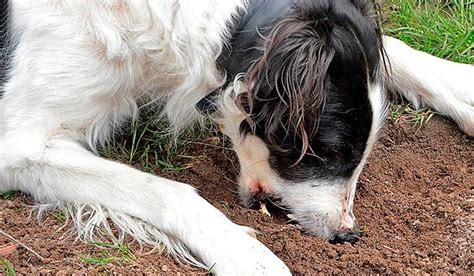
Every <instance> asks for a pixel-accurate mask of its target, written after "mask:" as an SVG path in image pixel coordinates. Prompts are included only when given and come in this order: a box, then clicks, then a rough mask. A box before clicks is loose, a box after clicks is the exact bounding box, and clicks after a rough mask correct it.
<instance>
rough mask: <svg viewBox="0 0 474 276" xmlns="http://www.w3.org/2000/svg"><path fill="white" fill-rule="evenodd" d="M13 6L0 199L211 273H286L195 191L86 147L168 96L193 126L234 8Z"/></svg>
mask: <svg viewBox="0 0 474 276" xmlns="http://www.w3.org/2000/svg"><path fill="white" fill-rule="evenodd" d="M11 4H12V5H11V8H12V18H13V22H12V24H13V33H14V34H15V37H14V38H13V39H15V40H16V41H17V42H18V46H17V47H16V49H15V51H14V54H13V60H12V66H11V71H10V72H9V73H10V76H11V77H10V79H9V81H8V82H7V83H6V85H5V87H4V91H5V94H4V96H3V98H2V99H1V100H0V128H1V131H0V191H6V190H11V189H14V190H21V191H23V192H26V193H29V194H31V195H32V196H33V197H34V198H35V200H37V201H38V202H41V203H43V204H53V205H54V204H60V205H61V206H67V208H66V209H67V210H68V212H69V213H71V215H72V217H71V218H72V220H73V221H74V223H75V225H76V229H77V231H78V232H79V234H80V235H81V236H82V237H83V238H89V239H91V238H94V235H93V229H94V228H95V227H96V226H105V228H107V226H106V225H107V224H106V223H107V222H106V220H107V219H110V220H111V221H112V222H114V223H115V224H116V225H117V226H118V227H119V228H120V229H121V230H122V231H124V232H126V233H129V234H131V235H132V236H133V237H134V238H136V239H137V240H139V241H140V242H143V243H147V244H151V245H158V243H159V242H160V243H162V244H164V245H165V246H166V247H167V248H168V249H170V250H171V252H172V253H174V254H175V255H178V256H180V257H182V258H183V259H185V260H187V261H188V262H191V263H193V264H195V265H199V263H198V261H197V260H199V262H201V263H202V265H201V266H203V267H206V268H211V267H212V269H213V270H212V271H213V272H216V273H220V274H268V275H273V274H289V271H288V269H287V268H286V266H285V265H284V264H283V262H281V261H280V260H279V259H278V258H277V257H276V256H275V255H274V254H273V253H272V252H270V250H268V249H267V248H266V247H265V246H264V245H262V244H261V243H260V242H259V241H257V240H256V239H254V238H253V237H251V236H250V235H249V232H250V231H249V229H248V228H245V227H241V226H238V225H235V224H234V223H232V222H231V221H229V220H228V219H227V218H226V217H225V216H224V215H223V214H222V213H221V212H219V211H218V210H217V209H215V208H214V207H213V206H211V205H210V204H209V203H208V202H207V201H205V200H204V199H202V198H201V197H199V196H198V195H197V193H196V192H195V190H194V189H193V188H191V187H190V186H188V185H185V184H182V183H178V182H174V181H171V180H167V179H163V178H160V177H157V176H153V175H150V174H146V173H143V172H140V171H138V170H135V169H133V168H131V167H128V166H125V165H123V164H119V163H116V162H112V161H108V160H104V159H102V158H99V157H98V156H96V155H95V154H93V153H92V152H90V151H88V150H86V149H85V148H84V145H87V147H88V148H89V149H95V146H96V145H97V144H100V143H103V142H104V141H105V140H106V139H107V138H108V137H109V136H110V134H111V132H112V131H113V129H114V128H116V127H119V126H120V125H121V122H123V121H125V120H128V119H129V118H133V117H135V116H137V115H138V106H139V104H140V102H146V103H148V102H150V101H154V100H156V99H166V106H165V110H166V115H167V116H168V117H169V119H170V121H171V122H172V123H173V127H174V129H175V130H178V129H180V128H181V127H183V126H184V125H185V124H187V123H191V122H192V121H193V119H194V117H195V114H194V104H195V103H196V102H197V101H198V100H199V99H200V98H201V97H203V96H204V95H205V94H206V93H208V91H210V90H212V89H214V88H215V87H217V86H219V85H220V83H221V81H222V77H221V76H220V74H219V73H218V72H217V70H216V68H215V64H214V61H215V59H216V57H217V56H218V55H219V52H220V49H221V48H222V47H223V41H224V39H223V38H224V36H225V35H226V32H227V29H226V28H225V27H226V24H227V23H229V22H230V20H231V16H232V14H234V13H235V12H236V11H237V9H238V8H239V7H241V6H242V4H243V3H242V2H241V1H240V0H230V1H211V0H209V1H199V2H197V1H191V0H188V1H179V2H177V1H152V0H149V1H148V0H136V1H132V0H130V1H122V0H107V1H104V0H96V1H88V2H87V5H85V4H84V2H83V1H82V0H68V1H59V0H57V1H56V0H52V1H45V0H44V1H26V0H25V1H22V0H15V1H12V3H11ZM85 214H89V215H90V216H88V217H87V218H85V217H84V215H85ZM84 219H85V220H84Z"/></svg>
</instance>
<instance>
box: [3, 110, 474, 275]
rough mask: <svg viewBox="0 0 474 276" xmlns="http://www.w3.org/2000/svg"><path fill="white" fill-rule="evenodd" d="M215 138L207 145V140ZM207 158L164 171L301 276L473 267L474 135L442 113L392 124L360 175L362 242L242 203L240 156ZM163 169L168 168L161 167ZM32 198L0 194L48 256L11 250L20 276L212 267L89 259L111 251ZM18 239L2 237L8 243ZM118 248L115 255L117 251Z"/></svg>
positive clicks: (206, 152) (9, 218)
mask: <svg viewBox="0 0 474 276" xmlns="http://www.w3.org/2000/svg"><path fill="white" fill-rule="evenodd" d="M208 142H209V141H206V143H208ZM192 147H193V149H192V150H193V152H194V153H195V155H196V156H201V157H200V158H199V161H197V162H196V161H195V162H194V166H193V167H192V168H191V169H189V170H188V171H187V172H186V173H181V174H171V173H164V176H166V177H170V178H174V179H177V180H180V181H184V182H187V183H190V184H192V185H193V186H195V187H196V188H198V190H199V191H200V193H201V194H202V195H203V196H204V197H205V198H207V199H208V200H209V201H210V202H212V204H214V206H216V207H217V208H219V209H220V210H222V211H223V212H224V213H225V214H226V215H228V216H229V217H230V218H231V219H232V220H233V221H235V222H237V223H239V224H242V225H248V226H251V227H253V228H255V229H256V230H258V231H259V232H260V233H261V234H260V235H259V236H258V238H259V240H261V241H262V242H263V243H265V244H266V245H267V246H268V247H269V248H270V249H271V250H272V251H273V252H275V253H276V254H277V255H278V256H279V257H280V258H282V259H283V261H284V262H285V263H286V264H287V265H288V266H289V267H290V268H291V270H292V271H293V272H294V273H295V274H314V273H318V272H319V273H324V274H326V273H347V274H356V273H371V274H378V273H410V274H411V273H419V272H426V273H434V272H445V273H453V272H458V273H459V272H472V271H473V269H474V266H473V261H474V254H473V249H474V247H473V244H474V241H473V228H474V225H473V215H472V214H473V213H472V210H473V207H474V206H473V192H474V174H473V162H474V161H473V160H474V151H473V149H474V148H473V140H472V139H470V138H468V137H466V136H465V135H463V134H462V133H461V132H460V131H459V130H458V128H457V127H456V126H455V125H454V124H453V123H452V122H451V121H448V120H446V119H444V118H441V117H435V118H433V119H432V120H431V121H430V122H429V123H428V124H427V125H426V126H425V127H423V128H421V129H420V130H418V131H417V130H416V129H414V128H413V127H412V126H411V125H410V123H408V122H406V121H402V122H400V123H399V124H398V125H394V124H393V123H392V122H388V124H387V125H386V127H385V130H384V133H383V135H382V138H381V139H380V141H379V142H378V144H377V146H376V148H375V152H374V153H373V155H372V157H371V158H370V161H369V164H368V165H367V166H366V168H365V170H364V173H363V175H362V177H361V179H360V183H359V188H358V193H357V198H356V204H355V214H356V216H357V218H358V220H359V223H360V224H361V226H362V227H363V229H364V230H365V236H364V237H363V238H362V239H361V240H360V241H359V242H358V243H356V244H355V245H350V244H343V245H331V244H329V243H328V242H326V241H324V240H321V239H319V238H315V237H311V236H307V235H305V234H304V233H302V232H301V231H300V230H299V229H298V227H297V226H295V225H291V224H286V223H285V220H284V219H281V218H280V219H278V218H276V219H275V218H269V217H266V216H264V215H262V214H261V213H259V212H258V211H254V210H248V209H245V208H243V207H241V206H240V205H239V202H238V197H237V194H236V193H235V190H236V186H235V183H234V182H233V179H235V177H236V169H235V168H234V167H235V166H237V162H236V160H235V157H234V155H233V153H232V152H231V151H229V150H226V149H220V148H216V147H211V146H204V145H194V146H192ZM162 175H163V173H162ZM31 204H32V201H31V200H30V199H29V198H28V197H26V196H17V197H15V198H13V199H10V200H0V229H2V230H4V231H6V232H8V233H9V234H10V235H12V236H14V237H15V238H17V239H18V240H20V241H22V242H23V243H25V244H27V245H28V246H29V247H31V248H32V249H33V250H35V251H36V252H38V253H39V254H40V255H41V256H43V257H44V258H45V261H44V262H43V261H40V260H39V259H38V258H37V257H35V256H34V255H33V254H32V253H30V252H28V251H26V250H25V249H23V248H22V247H19V249H18V250H17V251H16V252H15V253H13V254H12V255H10V256H9V258H8V259H9V260H10V261H11V262H12V264H13V266H14V268H15V270H16V272H17V273H31V272H43V273H58V272H68V273H71V272H89V273H98V272H117V273H130V272H142V273H157V272H161V273H163V272H168V273H171V272H172V273H176V272H204V271H202V270H198V269H193V268H190V267H187V266H185V265H180V264H178V263H176V262H175V261H173V260H172V259H171V258H170V257H167V256H166V255H160V254H157V253H152V254H148V255H145V254H140V253H137V252H138V247H137V246H134V245H132V250H133V251H134V252H135V253H136V256H137V258H136V260H135V261H132V262H116V263H113V264H109V265H107V266H97V265H93V264H87V263H85V262H84V261H82V260H81V257H84V256H103V254H104V253H103V252H104V250H103V249H98V248H97V247H95V246H91V245H86V244H83V243H80V242H74V239H73V238H71V237H70V238H67V237H63V234H64V233H65V231H66V229H64V230H59V231H56V230H58V229H59V228H60V227H61V226H62V222H61V221H60V220H58V218H56V217H55V216H54V214H48V215H47V216H46V217H45V218H44V220H43V222H42V223H38V221H37V220H36V219H35V218H31V219H28V216H29V215H30V211H31V208H30V205H31ZM8 242H9V240H8V239H7V238H6V237H5V236H3V235H0V247H1V246H2V245H5V244H7V243H8ZM109 252H111V253H110V254H114V253H113V251H111V250H109Z"/></svg>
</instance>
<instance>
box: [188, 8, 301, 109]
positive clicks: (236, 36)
mask: <svg viewBox="0 0 474 276" xmlns="http://www.w3.org/2000/svg"><path fill="white" fill-rule="evenodd" d="M293 2H294V0H250V1H249V2H248V4H247V5H246V7H245V8H244V9H243V10H242V11H240V12H239V14H238V16H237V17H236V18H235V20H234V22H232V23H233V24H232V27H231V34H232V35H231V36H230V39H229V41H228V42H227V45H226V47H224V49H223V51H222V53H221V55H220V56H219V57H218V59H217V65H218V67H219V69H220V70H222V71H224V72H226V74H227V83H226V84H225V85H228V84H229V83H230V82H232V81H233V80H234V78H235V77H236V76H237V75H238V74H240V73H245V72H247V71H248V69H249V68H250V66H251V65H252V62H253V61H255V60H256V59H258V57H259V56H261V55H262V53H263V50H264V48H263V38H264V37H265V36H266V35H267V33H268V31H269V29H270V26H271V25H272V23H274V22H275V21H276V20H277V19H279V18H281V17H283V16H284V15H286V14H288V13H290V12H291V10H292V9H293ZM220 91H221V89H217V90H215V91H213V92H211V93H210V94H208V95H207V96H206V97H205V98H203V99H202V100H201V101H199V102H198V103H197V105H196V108H197V109H198V110H199V112H201V113H202V114H204V115H208V114H212V113H214V112H215V111H216V109H217V108H216V106H215V98H216V97H217V96H218V95H219V93H220Z"/></svg>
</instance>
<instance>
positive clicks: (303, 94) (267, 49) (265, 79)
mask: <svg viewBox="0 0 474 276" xmlns="http://www.w3.org/2000/svg"><path fill="white" fill-rule="evenodd" d="M313 11H314V9H313V10H311V11H307V12H306V11H305V10H304V9H303V10H300V11H298V13H297V15H296V14H295V15H291V14H290V15H288V16H285V17H283V18H282V19H280V20H278V21H276V22H275V23H274V25H273V26H272V27H271V31H270V33H269V35H268V36H267V37H266V39H265V42H264V51H263V54H262V55H261V57H259V58H258V59H257V60H256V61H255V62H254V64H253V65H252V66H251V68H250V69H249V71H248V73H247V75H246V82H247V86H248V87H249V90H248V93H247V94H245V95H243V97H245V99H243V100H241V101H240V102H241V103H245V106H242V109H244V110H246V111H249V113H250V120H251V121H249V122H248V123H249V125H250V126H252V127H255V126H256V125H258V126H259V128H260V129H263V130H264V134H263V135H264V137H265V138H266V140H267V142H268V143H269V144H270V146H272V147H273V148H276V149H277V150H280V151H294V150H295V149H294V147H295V146H296V147H298V148H297V150H300V151H301V157H300V159H301V158H302V156H303V155H304V154H306V152H307V151H308V148H309V140H310V139H311V137H313V136H314V135H315V133H316V131H317V128H318V118H319V116H320V114H321V110H322V108H323V105H324V97H325V92H324V91H325V89H327V86H328V83H329V75H328V70H329V66H330V64H331V61H332V60H333V58H334V55H335V51H334V49H333V48H332V47H331V45H330V44H331V42H330V34H331V32H332V29H333V26H334V23H333V22H332V20H331V19H328V18H327V17H326V15H325V14H324V13H323V14H321V15H320V14H314V12H313ZM293 136H295V137H293Z"/></svg>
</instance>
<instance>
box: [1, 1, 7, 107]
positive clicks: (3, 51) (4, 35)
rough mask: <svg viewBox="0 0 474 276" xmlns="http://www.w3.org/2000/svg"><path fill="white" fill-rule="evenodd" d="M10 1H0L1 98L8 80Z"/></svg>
mask: <svg viewBox="0 0 474 276" xmlns="http://www.w3.org/2000/svg"><path fill="white" fill-rule="evenodd" d="M8 7H9V4H8V0H0V98H1V97H2V95H3V89H2V88H1V87H2V85H3V83H4V82H5V79H6V70H7V66H8V59H9V54H8V52H9V51H8V50H7V48H8V47H7V42H8V33H9V28H8V25H9V24H8V21H9V8H8Z"/></svg>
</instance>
